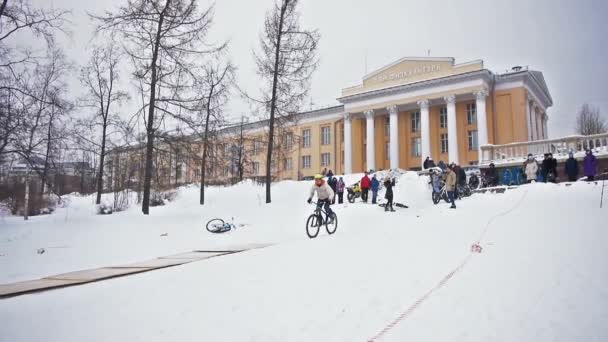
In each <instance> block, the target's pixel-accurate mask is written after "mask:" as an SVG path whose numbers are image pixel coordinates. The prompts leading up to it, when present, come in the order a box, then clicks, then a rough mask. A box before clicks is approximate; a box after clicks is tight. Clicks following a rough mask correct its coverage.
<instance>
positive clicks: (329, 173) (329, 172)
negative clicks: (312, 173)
mask: <svg viewBox="0 0 608 342" xmlns="http://www.w3.org/2000/svg"><path fill="white" fill-rule="evenodd" d="M326 176H327V177H328V178H329V177H333V176H334V173H333V171H332V170H329V171H327V174H326Z"/></svg>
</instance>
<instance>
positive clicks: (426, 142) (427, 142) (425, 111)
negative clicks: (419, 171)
mask: <svg viewBox="0 0 608 342" xmlns="http://www.w3.org/2000/svg"><path fill="white" fill-rule="evenodd" d="M418 105H419V106H420V153H421V155H420V157H421V158H420V162H421V163H424V160H425V159H426V157H430V156H431V129H430V127H431V124H430V118H429V100H427V99H424V100H420V101H418Z"/></svg>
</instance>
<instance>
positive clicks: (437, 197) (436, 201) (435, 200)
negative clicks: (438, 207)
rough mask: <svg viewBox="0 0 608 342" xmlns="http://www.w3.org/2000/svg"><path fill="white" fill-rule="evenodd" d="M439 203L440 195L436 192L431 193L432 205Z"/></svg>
mask: <svg viewBox="0 0 608 342" xmlns="http://www.w3.org/2000/svg"><path fill="white" fill-rule="evenodd" d="M440 201H441V195H440V194H439V193H438V192H435V191H433V203H434V204H437V203H439V202H440Z"/></svg>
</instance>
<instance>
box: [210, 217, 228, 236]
mask: <svg viewBox="0 0 608 342" xmlns="http://www.w3.org/2000/svg"><path fill="white" fill-rule="evenodd" d="M207 230H208V231H209V232H211V233H222V232H223V231H224V220H222V219H220V218H216V219H212V220H209V222H207Z"/></svg>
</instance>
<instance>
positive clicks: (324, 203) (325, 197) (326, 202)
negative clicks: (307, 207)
mask: <svg viewBox="0 0 608 342" xmlns="http://www.w3.org/2000/svg"><path fill="white" fill-rule="evenodd" d="M315 192H316V193H317V207H323V210H325V212H326V213H327V218H328V220H329V221H328V223H332V222H333V221H334V212H333V211H332V210H331V208H330V204H331V201H332V199H333V198H334V191H333V190H332V189H331V187H330V186H329V185H328V184H327V182H326V181H325V180H324V179H323V175H320V174H317V175H315V183H314V184H313V185H312V189H310V196H309V197H308V201H307V202H308V203H309V204H310V203H311V202H312V198H313V197H314V195H315Z"/></svg>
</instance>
